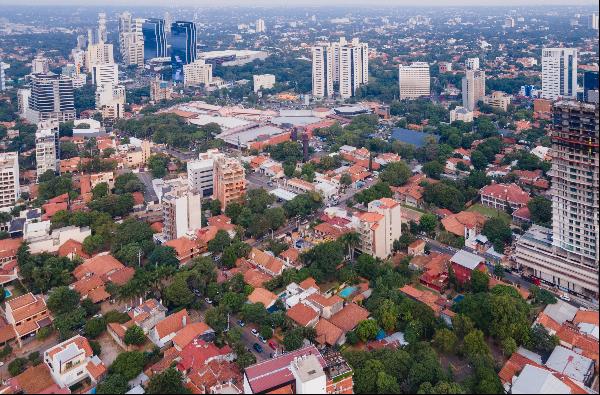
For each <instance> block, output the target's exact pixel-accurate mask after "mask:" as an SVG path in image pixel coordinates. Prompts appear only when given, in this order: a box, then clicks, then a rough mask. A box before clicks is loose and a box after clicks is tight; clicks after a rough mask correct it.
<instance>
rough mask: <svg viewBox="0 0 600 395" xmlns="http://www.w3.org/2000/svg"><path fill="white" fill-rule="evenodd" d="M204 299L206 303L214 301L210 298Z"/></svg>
mask: <svg viewBox="0 0 600 395" xmlns="http://www.w3.org/2000/svg"><path fill="white" fill-rule="evenodd" d="M204 301H205V302H206V303H208V304H212V303H213V301H212V300H210V298H204Z"/></svg>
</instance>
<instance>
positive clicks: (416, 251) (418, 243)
mask: <svg viewBox="0 0 600 395" xmlns="http://www.w3.org/2000/svg"><path fill="white" fill-rule="evenodd" d="M426 244H427V243H425V240H421V239H418V240H415V241H413V242H412V243H410V244H409V245H408V255H413V256H415V255H423V254H425V245H426Z"/></svg>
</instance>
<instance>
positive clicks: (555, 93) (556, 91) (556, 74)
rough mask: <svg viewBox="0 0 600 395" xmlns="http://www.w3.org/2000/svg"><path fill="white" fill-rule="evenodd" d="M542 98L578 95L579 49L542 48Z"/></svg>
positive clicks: (552, 98)
mask: <svg viewBox="0 0 600 395" xmlns="http://www.w3.org/2000/svg"><path fill="white" fill-rule="evenodd" d="M541 96H542V98H543V99H549V100H556V99H558V98H572V99H575V97H576V96H577V49H576V48H543V49H542V95H541Z"/></svg>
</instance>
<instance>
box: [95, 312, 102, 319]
mask: <svg viewBox="0 0 600 395" xmlns="http://www.w3.org/2000/svg"><path fill="white" fill-rule="evenodd" d="M101 317H102V313H98V314H96V315H94V317H93V318H101Z"/></svg>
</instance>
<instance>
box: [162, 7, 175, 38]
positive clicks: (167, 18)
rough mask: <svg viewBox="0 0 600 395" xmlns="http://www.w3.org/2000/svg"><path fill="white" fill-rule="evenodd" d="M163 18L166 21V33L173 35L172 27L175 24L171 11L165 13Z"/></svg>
mask: <svg viewBox="0 0 600 395" xmlns="http://www.w3.org/2000/svg"><path fill="white" fill-rule="evenodd" d="M163 18H164V20H165V31H166V32H167V33H171V25H172V24H173V17H172V16H171V13H170V12H169V11H165V13H164V15H163Z"/></svg>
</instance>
